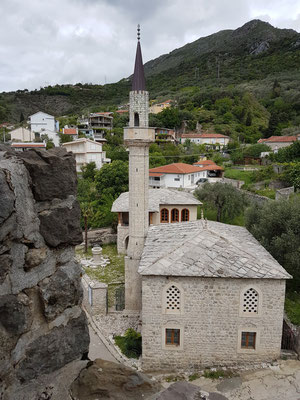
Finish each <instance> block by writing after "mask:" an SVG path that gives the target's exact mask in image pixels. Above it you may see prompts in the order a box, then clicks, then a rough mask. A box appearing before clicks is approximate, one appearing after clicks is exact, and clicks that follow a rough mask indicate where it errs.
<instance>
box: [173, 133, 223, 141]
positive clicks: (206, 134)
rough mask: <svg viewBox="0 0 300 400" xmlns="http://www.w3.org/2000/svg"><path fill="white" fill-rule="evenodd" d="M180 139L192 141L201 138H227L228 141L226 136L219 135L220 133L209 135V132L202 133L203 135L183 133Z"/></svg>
mask: <svg viewBox="0 0 300 400" xmlns="http://www.w3.org/2000/svg"><path fill="white" fill-rule="evenodd" d="M181 137H182V138H191V139H192V138H194V139H198V138H199V139H201V138H204V139H205V138H227V139H229V136H226V135H221V134H220V133H209V132H203V133H193V132H191V133H183V134H182V135H181Z"/></svg>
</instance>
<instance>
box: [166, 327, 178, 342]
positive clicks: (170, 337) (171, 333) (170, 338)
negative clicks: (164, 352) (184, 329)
mask: <svg viewBox="0 0 300 400" xmlns="http://www.w3.org/2000/svg"><path fill="white" fill-rule="evenodd" d="M166 345H173V346H179V345H180V329H166Z"/></svg>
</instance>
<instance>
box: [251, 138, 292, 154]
mask: <svg viewBox="0 0 300 400" xmlns="http://www.w3.org/2000/svg"><path fill="white" fill-rule="evenodd" d="M297 140H300V135H297V136H271V137H269V138H267V139H259V141H258V142H257V143H265V144H266V145H268V146H269V147H271V150H272V151H274V153H277V151H278V150H279V149H282V148H283V147H288V146H290V145H291V144H293V143H294V142H296V141H297Z"/></svg>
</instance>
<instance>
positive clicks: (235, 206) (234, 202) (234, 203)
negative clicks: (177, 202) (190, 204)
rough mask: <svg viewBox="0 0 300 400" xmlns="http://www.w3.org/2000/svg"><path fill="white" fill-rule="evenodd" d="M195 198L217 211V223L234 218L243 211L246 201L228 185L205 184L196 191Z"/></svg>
mask: <svg viewBox="0 0 300 400" xmlns="http://www.w3.org/2000/svg"><path fill="white" fill-rule="evenodd" d="M195 196H196V197H197V198H198V199H199V200H201V201H203V202H204V203H206V204H207V205H208V206H210V207H211V208H216V209H217V221H218V222H221V221H222V219H224V218H226V217H229V218H234V217H236V216H238V215H240V213H241V212H242V211H243V209H244V207H245V205H246V200H245V197H244V195H243V194H242V193H241V192H240V191H238V190H237V189H235V188H234V187H233V186H232V185H229V184H227V183H224V184H223V183H219V182H217V183H213V184H211V183H205V184H204V185H203V186H201V188H198V189H196V191H195Z"/></svg>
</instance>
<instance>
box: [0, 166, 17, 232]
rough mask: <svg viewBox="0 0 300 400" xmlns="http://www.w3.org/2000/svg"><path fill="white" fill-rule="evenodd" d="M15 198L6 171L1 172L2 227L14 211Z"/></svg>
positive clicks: (0, 222)
mask: <svg viewBox="0 0 300 400" xmlns="http://www.w3.org/2000/svg"><path fill="white" fill-rule="evenodd" d="M14 200H15V196H14V193H13V191H12V190H11V188H10V187H9V185H8V183H7V180H6V175H5V173H4V171H1V170H0V225H1V224H2V222H3V221H5V220H6V219H7V218H8V217H9V216H10V215H11V214H12V212H13V211H14V208H15V204H14Z"/></svg>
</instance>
